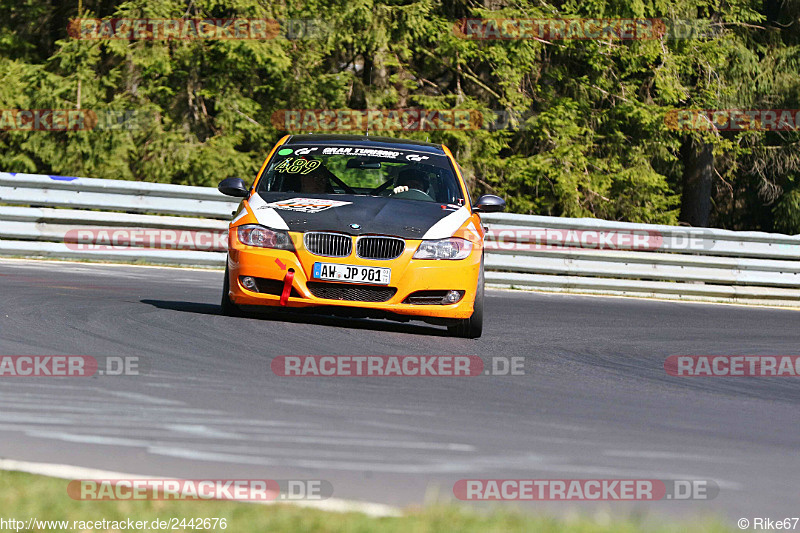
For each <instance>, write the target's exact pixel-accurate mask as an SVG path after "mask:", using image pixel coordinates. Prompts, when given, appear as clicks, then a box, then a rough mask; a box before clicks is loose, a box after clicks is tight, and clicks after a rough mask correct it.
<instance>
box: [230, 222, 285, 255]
mask: <svg viewBox="0 0 800 533" xmlns="http://www.w3.org/2000/svg"><path fill="white" fill-rule="evenodd" d="M239 241H240V242H241V243H242V244H246V245H248V246H257V247H259V248H277V249H278V250H294V245H293V244H292V239H291V238H290V237H289V234H288V233H287V232H285V231H276V230H274V229H269V228H267V227H265V226H259V225H258V224H245V225H243V226H239Z"/></svg>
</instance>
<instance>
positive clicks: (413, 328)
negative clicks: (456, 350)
mask: <svg viewBox="0 0 800 533" xmlns="http://www.w3.org/2000/svg"><path fill="white" fill-rule="evenodd" d="M140 302H142V303H143V304H147V305H152V306H153V307H157V308H158V309H169V310H171V311H181V312H184V313H195V314H201V315H219V316H222V309H221V308H220V306H219V305H216V304H208V303H200V302H182V301H176V300H149V299H145V300H140ZM240 320H261V321H275V322H292V323H299V324H315V325H319V326H333V327H337V328H351V329H372V330H380V331H393V332H398V333H413V334H415V335H431V336H437V337H446V336H447V329H446V328H444V327H436V326H431V325H427V324H419V323H413V324H411V323H406V322H392V321H389V320H381V319H373V318H348V317H339V316H331V315H323V314H319V313H312V312H309V311H296V310H284V309H280V310H278V311H275V312H272V313H269V314H256V313H248V314H247V316H244V317H241V318H240Z"/></svg>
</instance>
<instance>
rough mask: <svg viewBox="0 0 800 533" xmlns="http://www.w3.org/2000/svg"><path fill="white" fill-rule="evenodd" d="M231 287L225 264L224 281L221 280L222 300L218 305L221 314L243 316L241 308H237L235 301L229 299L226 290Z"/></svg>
mask: <svg viewBox="0 0 800 533" xmlns="http://www.w3.org/2000/svg"><path fill="white" fill-rule="evenodd" d="M230 289H231V285H230V276H229V275H228V267H227V265H226V266H225V281H223V282H222V301H221V302H220V304H219V306H220V308H221V309H222V314H223V315H225V316H244V314H243V313H242V310H241V309H239V308H238V307H237V306H236V304H235V303H233V302H232V301H231V297H230V295H229V294H228V292H229V291H230Z"/></svg>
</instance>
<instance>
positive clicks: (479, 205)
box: [472, 194, 506, 213]
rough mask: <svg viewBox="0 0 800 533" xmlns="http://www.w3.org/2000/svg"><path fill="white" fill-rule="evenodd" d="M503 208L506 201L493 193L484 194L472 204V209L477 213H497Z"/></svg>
mask: <svg viewBox="0 0 800 533" xmlns="http://www.w3.org/2000/svg"><path fill="white" fill-rule="evenodd" d="M505 208H506V201H505V200H503V199H502V198H500V197H499V196H495V195H494V194H484V195H483V196H481V197H480V198H478V201H477V202H475V205H473V206H472V210H473V211H476V212H478V213H497V212H498V211H503V210H505Z"/></svg>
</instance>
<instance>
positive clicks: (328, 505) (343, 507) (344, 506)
mask: <svg viewBox="0 0 800 533" xmlns="http://www.w3.org/2000/svg"><path fill="white" fill-rule="evenodd" d="M0 470H7V471H9V472H25V473H27V474H36V475H40V476H48V477H54V478H58V479H69V480H75V479H161V478H155V477H153V476H142V475H137V474H123V473H121V472H109V471H107V470H97V469H94V468H85V467H82V466H70V465H59V464H50V463H30V462H27V461H15V460H13V459H0ZM64 495H65V496H66V489H64ZM242 503H255V502H242ZM257 503H260V504H262V505H281V504H288V505H297V506H299V507H309V508H312V509H317V510H320V511H329V512H333V513H361V514H365V515H368V516H372V517H378V518H383V517H397V516H402V515H403V513H402V512H401V511H400V509H398V508H396V507H391V506H389V505H384V504H382V503H371V502H359V501H355V500H342V499H339V498H329V499H327V500H320V501H288V502H287V501H271V502H257Z"/></svg>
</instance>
